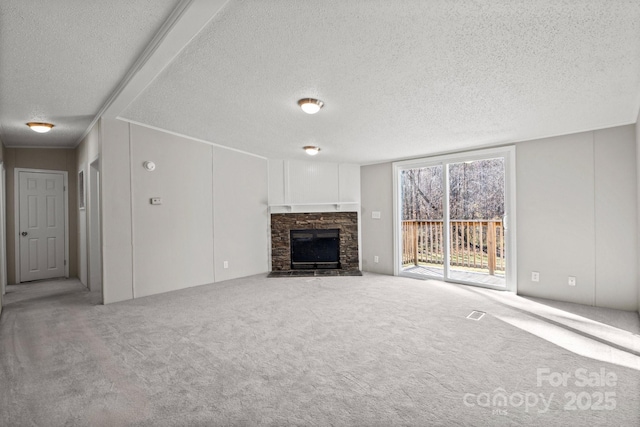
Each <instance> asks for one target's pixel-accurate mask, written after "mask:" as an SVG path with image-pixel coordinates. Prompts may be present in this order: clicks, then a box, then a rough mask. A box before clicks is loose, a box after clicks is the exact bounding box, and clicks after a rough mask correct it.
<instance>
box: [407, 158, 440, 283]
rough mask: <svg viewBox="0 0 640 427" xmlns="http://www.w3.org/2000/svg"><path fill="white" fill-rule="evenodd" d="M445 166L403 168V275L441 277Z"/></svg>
mask: <svg viewBox="0 0 640 427" xmlns="http://www.w3.org/2000/svg"><path fill="white" fill-rule="evenodd" d="M443 170H444V167H443V166H442V165H435V166H427V167H420V168H411V169H405V170H403V171H402V172H401V174H400V180H401V191H402V198H401V200H402V206H401V207H400V209H401V212H402V213H401V217H402V242H401V246H402V266H401V271H402V273H403V274H407V275H412V276H419V277H420V276H423V277H434V278H440V279H442V278H444V260H445V251H446V241H445V234H446V233H445V230H444V188H443V183H444V178H443Z"/></svg>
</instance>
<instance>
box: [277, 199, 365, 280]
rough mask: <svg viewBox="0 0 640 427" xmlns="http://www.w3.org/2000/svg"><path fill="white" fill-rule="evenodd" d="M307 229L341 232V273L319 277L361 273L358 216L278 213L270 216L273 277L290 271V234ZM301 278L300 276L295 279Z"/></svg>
mask: <svg viewBox="0 0 640 427" xmlns="http://www.w3.org/2000/svg"><path fill="white" fill-rule="evenodd" d="M306 229H339V230H340V265H341V269H340V270H329V271H326V272H324V273H323V274H322V275H336V276H338V275H344V274H346V273H348V272H349V273H350V274H359V273H360V270H359V262H360V258H359V252H358V213H357V212H322V213H279V214H271V269H272V271H273V273H274V274H273V275H274V276H279V277H281V276H286V275H287V274H286V273H285V272H289V271H292V270H291V244H290V231H291V230H306ZM297 271H301V270H297ZM312 271H313V270H312ZM331 271H332V272H333V273H331ZM300 274H303V273H296V274H295V275H300Z"/></svg>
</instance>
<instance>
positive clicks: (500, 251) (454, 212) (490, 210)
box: [447, 158, 507, 287]
mask: <svg viewBox="0 0 640 427" xmlns="http://www.w3.org/2000/svg"><path fill="white" fill-rule="evenodd" d="M447 171H448V174H447V175H448V186H447V187H448V191H449V192H448V196H449V197H448V199H449V204H448V205H449V212H448V213H449V215H448V229H449V235H450V238H449V260H448V261H449V262H448V267H449V268H448V276H447V277H448V278H449V279H452V280H455V281H457V282H465V283H472V284H482V285H490V286H500V287H504V286H505V285H506V281H505V272H506V266H507V260H506V256H507V254H506V251H505V248H506V246H505V232H504V226H503V218H504V215H505V164H504V159H503V158H495V159H484V160H474V161H465V162H457V163H450V164H448V165H447Z"/></svg>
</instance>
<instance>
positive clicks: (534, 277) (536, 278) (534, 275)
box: [531, 271, 540, 282]
mask: <svg viewBox="0 0 640 427" xmlns="http://www.w3.org/2000/svg"><path fill="white" fill-rule="evenodd" d="M531 281H532V282H539V281H540V273H538V272H537V271H532V272H531Z"/></svg>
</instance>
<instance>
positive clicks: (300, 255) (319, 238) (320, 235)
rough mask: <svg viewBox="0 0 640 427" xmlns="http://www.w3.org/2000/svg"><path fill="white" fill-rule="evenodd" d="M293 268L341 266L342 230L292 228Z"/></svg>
mask: <svg viewBox="0 0 640 427" xmlns="http://www.w3.org/2000/svg"><path fill="white" fill-rule="evenodd" d="M290 238H291V269H292V270H312V269H335V268H340V230H339V229H310V230H291V231H290Z"/></svg>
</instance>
